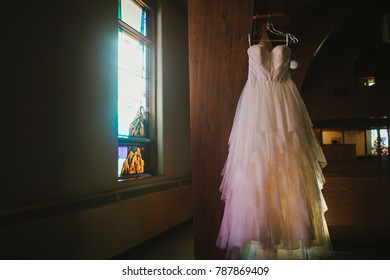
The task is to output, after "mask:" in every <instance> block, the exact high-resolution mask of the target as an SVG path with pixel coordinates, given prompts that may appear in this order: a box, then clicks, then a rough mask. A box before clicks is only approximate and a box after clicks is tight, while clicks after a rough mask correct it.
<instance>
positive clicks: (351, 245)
mask: <svg viewBox="0 0 390 280" xmlns="http://www.w3.org/2000/svg"><path fill="white" fill-rule="evenodd" d="M329 231H330V235H331V236H338V237H340V236H343V235H346V236H348V235H350V234H351V232H353V234H354V235H355V236H356V239H355V240H342V239H339V238H336V240H333V249H334V255H333V256H332V257H330V258H329V259H331V260H390V246H389V245H386V246H384V245H383V244H378V243H376V242H375V240H372V242H369V241H368V242H367V241H365V242H364V241H359V240H362V239H366V240H367V237H368V236H367V234H368V235H369V233H368V232H367V231H362V230H361V229H360V230H359V229H356V228H343V229H337V228H330V229H329ZM359 235H364V238H359ZM193 252H194V244H193V233H192V221H187V222H185V223H183V224H180V225H178V226H176V227H175V228H173V229H171V230H169V231H167V232H165V233H163V234H161V235H159V236H157V237H155V238H153V239H151V240H149V241H147V242H145V243H143V244H141V245H139V246H137V247H135V248H133V249H131V250H129V251H127V252H124V253H123V254H121V255H119V256H116V257H115V258H114V259H117V260H136V259H137V260H192V259H194V253H193Z"/></svg>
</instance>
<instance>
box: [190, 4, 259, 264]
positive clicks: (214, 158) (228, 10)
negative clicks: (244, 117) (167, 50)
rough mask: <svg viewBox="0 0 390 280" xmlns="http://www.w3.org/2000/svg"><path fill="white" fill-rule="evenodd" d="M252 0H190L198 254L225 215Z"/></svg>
mask: <svg viewBox="0 0 390 280" xmlns="http://www.w3.org/2000/svg"><path fill="white" fill-rule="evenodd" d="M252 14H253V0H251V1H240V0H232V1H224V0H214V1H208V0H189V1H188V23H189V30H188V31H189V56H190V107H191V139H192V170H193V171H192V188H193V209H194V236H195V258H196V259H223V258H224V257H225V252H224V251H221V250H219V249H218V248H217V247H216V246H215V242H216V238H217V235H218V231H219V226H220V222H221V219H222V215H223V207H224V203H223V202H222V201H221V200H220V197H221V194H220V192H219V186H220V183H221V180H222V177H221V172H222V169H223V166H224V163H225V160H226V156H227V152H228V138H229V134H230V130H231V127H232V124H233V118H234V114H235V109H236V106H237V102H238V98H239V96H240V94H241V91H242V89H243V87H244V84H245V82H246V79H247V76H248V57H247V48H248V38H247V34H248V33H249V32H250V30H251V24H252Z"/></svg>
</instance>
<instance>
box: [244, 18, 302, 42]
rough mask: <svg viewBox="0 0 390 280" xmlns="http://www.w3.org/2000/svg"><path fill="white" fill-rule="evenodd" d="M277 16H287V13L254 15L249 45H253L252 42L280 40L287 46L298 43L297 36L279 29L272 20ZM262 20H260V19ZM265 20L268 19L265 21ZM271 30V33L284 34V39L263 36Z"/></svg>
mask: <svg viewBox="0 0 390 280" xmlns="http://www.w3.org/2000/svg"><path fill="white" fill-rule="evenodd" d="M275 17H286V14H285V13H274V14H268V15H255V16H253V23H252V33H251V34H248V43H249V46H251V45H252V43H259V42H260V41H262V42H280V43H285V44H286V45H287V46H288V45H289V44H296V43H298V39H297V37H295V36H294V35H292V34H290V33H286V32H282V31H280V30H277V29H276V28H275V27H274V25H273V24H272V23H271V22H270V19H271V18H275ZM258 20H260V22H259V21H258ZM264 20H267V22H266V23H265V22H264ZM267 31H268V32H269V33H271V34H274V35H277V36H282V37H283V39H279V38H268V36H266V38H263V35H264V34H265V33H266V32H267Z"/></svg>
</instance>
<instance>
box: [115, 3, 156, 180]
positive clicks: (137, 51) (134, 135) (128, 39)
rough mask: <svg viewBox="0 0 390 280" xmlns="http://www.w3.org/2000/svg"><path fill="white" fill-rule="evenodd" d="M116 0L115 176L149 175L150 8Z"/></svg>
mask: <svg viewBox="0 0 390 280" xmlns="http://www.w3.org/2000/svg"><path fill="white" fill-rule="evenodd" d="M140 3H141V2H138V1H133V0H119V1H118V23H119V24H118V137H119V147H118V177H119V178H120V179H123V178H135V177H136V178H139V177H145V176H148V175H150V172H151V170H150V168H149V166H150V159H149V158H150V157H149V153H150V145H151V144H150V143H151V139H150V136H151V135H150V133H149V122H150V118H149V113H150V106H149V99H150V97H151V89H152V86H151V82H152V81H151V75H152V73H151V71H152V60H153V59H152V55H153V54H152V49H153V38H152V36H151V35H152V32H151V31H152V30H151V11H150V10H149V9H148V8H147V7H146V6H143V5H141V4H140Z"/></svg>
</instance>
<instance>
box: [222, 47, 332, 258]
mask: <svg viewBox="0 0 390 280" xmlns="http://www.w3.org/2000/svg"><path fill="white" fill-rule="evenodd" d="M290 54H291V50H290V49H289V47H288V46H285V45H278V46H276V47H275V48H273V50H272V51H270V50H268V49H267V48H266V47H265V46H261V45H253V46H251V47H249V49H248V56H249V71H248V80H247V82H246V84H245V87H244V89H243V91H242V94H241V97H240V100H239V102H238V105H237V109H236V115H235V118H234V123H233V127H232V130H231V134H230V138H229V154H228V157H227V160H226V163H225V167H224V170H223V174H222V175H223V180H222V183H221V186H220V191H221V192H222V200H223V201H224V202H225V210H224V216H223V219H222V223H221V227H220V231H219V235H218V240H217V246H218V247H219V248H221V249H226V250H227V257H229V258H240V259H320V258H326V257H327V256H329V255H331V254H332V246H331V242H330V237H329V233H328V229H327V224H326V221H325V218H324V212H325V211H326V210H327V207H326V204H325V201H324V198H323V196H322V193H321V189H322V186H323V184H324V182H325V179H324V176H323V174H322V168H323V167H324V166H325V165H326V160H325V157H324V154H323V152H322V150H321V147H320V145H319V143H318V141H317V139H316V137H315V135H314V132H313V130H312V123H311V120H310V117H309V115H308V113H307V110H306V107H305V104H304V103H303V100H302V98H301V96H300V94H299V92H298V90H297V87H296V85H295V84H294V82H293V81H292V80H291V78H290V68H289V66H290Z"/></svg>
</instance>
